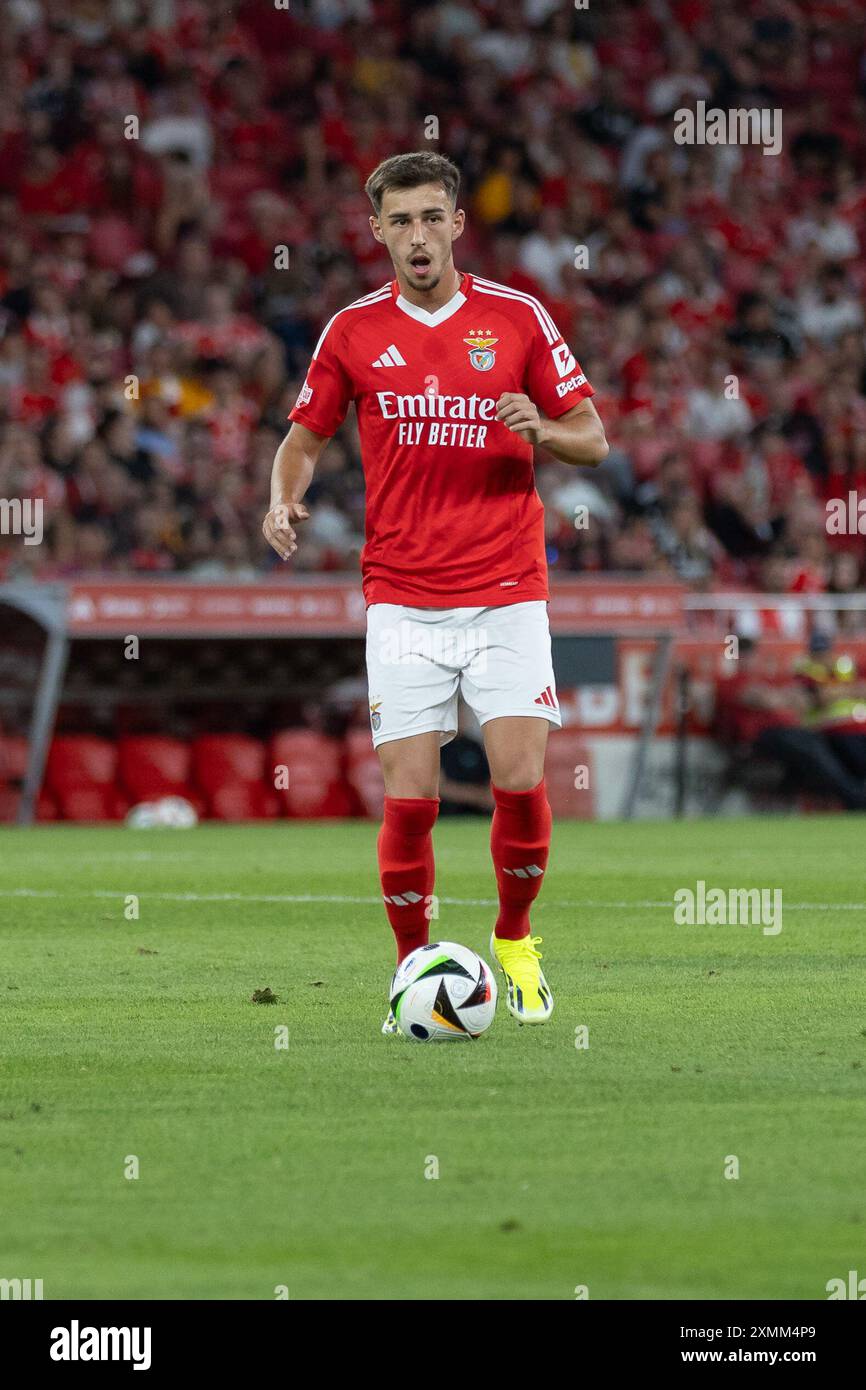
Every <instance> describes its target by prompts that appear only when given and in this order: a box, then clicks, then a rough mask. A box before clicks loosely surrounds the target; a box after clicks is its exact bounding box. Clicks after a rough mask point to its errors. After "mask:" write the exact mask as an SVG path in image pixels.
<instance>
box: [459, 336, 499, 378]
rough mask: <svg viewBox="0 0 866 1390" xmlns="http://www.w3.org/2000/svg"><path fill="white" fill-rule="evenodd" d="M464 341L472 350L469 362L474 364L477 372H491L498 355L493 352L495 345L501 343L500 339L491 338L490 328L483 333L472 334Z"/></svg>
mask: <svg viewBox="0 0 866 1390" xmlns="http://www.w3.org/2000/svg"><path fill="white" fill-rule="evenodd" d="M463 341H464V343H468V344H469V346H470V348H471V349H472V351H471V352H470V354H469V361H470V362H471V363H472V365H473V367H474V368H475V370H476V371H478V372H489V371H490V368H491V367H492V366H493V365H494V363H495V361H496V353H495V352H493V351H492V349H493V347H494V346H495V344H496V343H498V342H499V339H498V338H491V337H490V329H489V328H488V329H486V330H485V331H484V332H483V333H482V332H480V331H478V332H475V333H470V335H469V337H468V338H464V339H463Z"/></svg>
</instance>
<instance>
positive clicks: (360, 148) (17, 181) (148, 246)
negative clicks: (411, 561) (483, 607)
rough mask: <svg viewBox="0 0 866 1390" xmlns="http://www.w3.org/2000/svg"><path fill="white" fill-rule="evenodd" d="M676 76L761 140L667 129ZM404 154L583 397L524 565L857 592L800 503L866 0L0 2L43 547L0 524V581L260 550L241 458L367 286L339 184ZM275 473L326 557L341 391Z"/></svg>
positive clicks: (840, 295) (837, 484)
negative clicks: (294, 468)
mask: <svg viewBox="0 0 866 1390" xmlns="http://www.w3.org/2000/svg"><path fill="white" fill-rule="evenodd" d="M699 102H704V103H706V106H707V107H719V108H721V109H723V110H725V111H727V110H730V109H732V108H746V109H755V108H767V109H770V110H774V109H779V110H781V111H782V113H783V127H782V146H781V150H780V152H779V153H778V154H776V155H767V154H764V153H763V150H762V148H761V147H760V145H731V144H724V145H709V144H695V145H687V144H678V143H677V142H676V141H675V139H674V117H673V113H674V112H675V111H676V110H678V109H681V108H682V107H684V106H689V107H695V106H696V103H699ZM416 148H435V149H441V150H442V151H443V152H444V153H447V154H448V155H449V156H450V157H451V158H453V159H455V160H456V162H457V163H458V164H459V165H460V167H461V169H462V171H463V175H464V187H463V191H462V195H461V204H462V205H463V206H464V207H466V209H467V211H468V212H469V225H468V230H467V232H466V234H465V236H464V238H463V241H462V242H461V243H460V245H459V247H458V251H457V256H456V260H457V265H458V268H460V269H464V270H469V271H477V272H479V273H482V274H484V275H485V276H487V277H488V278H490V279H494V280H499V281H501V282H503V283H505V284H508V285H511V286H513V287H514V288H516V289H520V290H524V291H528V292H530V293H532V294H535V295H537V296H538V297H539V298H541V299H542V300H543V301H544V303H545V304H546V305H547V307H548V309H549V310H550V312H551V313H552V315H553V317H554V319H555V320H556V321H557V323H558V324H559V326H560V328H561V330H562V332H563V334H564V335H565V337H566V339H567V340H568V341H569V343H570V345H571V346H572V348H573V350H574V351H575V353H576V355H577V357H578V359H579V360H580V362H581V365H582V367H583V369H584V370H585V372H586V373H587V375H588V376H589V379H590V380H591V381H592V383H593V385H594V387H595V389H596V393H597V398H596V404H597V405H598V408H599V411H600V413H601V415H602V418H603V420H604V422H605V425H606V427H607V431H608V437H609V440H610V442H611V446H612V447H611V453H610V456H609V458H608V460H607V461H606V463H605V465H604V466H603V468H602V469H600V470H598V471H596V472H592V473H590V472H588V471H585V470H581V471H575V470H573V469H570V468H568V467H567V466H566V465H561V464H557V463H555V462H553V461H551V460H549V459H547V460H545V459H544V458H543V456H540V457H539V466H538V470H537V485H538V488H539V492H540V493H541V495H542V497H543V499H544V501H545V504H546V507H547V526H548V557H549V562H550V566H551V570H552V572H553V573H554V575H555V574H556V573H557V572H572V573H586V572H590V573H594V572H599V571H606V570H614V571H619V572H628V571H633V572H641V573H653V574H657V575H661V576H666V577H679V578H680V579H682V580H683V581H685V582H686V583H687V584H689V585H690V586H693V587H695V588H704V589H706V588H711V587H713V586H718V585H728V586H738V587H739V586H742V587H752V588H755V589H763V590H766V591H768V592H778V591H783V592H784V591H790V592H801V593H821V592H830V593H850V592H852V591H855V590H856V589H858V587H860V586H861V585H862V584H863V581H864V579H866V568H864V567H866V534H858V533H857V531H856V527H855V528H854V533H853V534H850V533H849V534H841V535H836V534H830V533H828V528H827V525H826V502H827V500H828V499H830V498H837V497H842V498H845V497H847V495H848V493H849V492H850V491H852V490H853V491H855V492H859V495H860V497H863V498H866V354H864V342H866V337H864V312H863V306H864V287H866V261H864V257H863V249H864V238H866V178H864V174H866V42H864V25H863V6H862V0H634V3H631V0H606V3H604V4H597V5H596V4H594V3H593V4H590V5H589V6H588V7H587V8H585V9H579V8H577V7H576V6H575V5H572V4H570V3H564V0H496V3H495V4H494V3H487V0H471V3H470V0H440V2H438V3H424V0H416V2H415V3H414V4H413V5H411V6H407V5H404V4H401V3H399V0H382V3H377V0H291V5H290V6H288V7H286V6H283V5H282V4H280V3H279V0H273V2H272V0H267V2H266V0H245V2H243V3H240V4H239V3H237V0H231V3H227V2H226V0H150V2H149V3H145V0H6V3H5V5H4V20H3V25H2V27H0V497H3V498H12V497H30V498H41V499H42V500H43V502H44V515H45V540H44V542H43V543H42V544H41V545H38V546H24V545H22V544H21V543H20V541H18V540H17V539H16V538H13V537H2V536H0V579H2V578H9V577H26V576H28V575H31V574H33V575H36V576H38V577H39V578H44V579H58V578H59V579H62V578H65V577H67V576H70V575H80V574H90V575H98V574H111V573H118V572H120V573H137V574H171V573H179V574H186V575H190V576H194V577H199V578H202V579H228V578H238V579H245V578H251V577H253V576H255V575H256V574H260V573H263V572H268V571H273V570H277V569H279V567H280V562H279V561H278V560H277V559H276V557H275V556H274V555H273V553H272V552H270V551H269V550H268V549H267V548H266V546H265V544H264V541H263V539H262V537H261V533H260V524H261V517H262V514H263V510H264V508H265V504H266V499H267V495H268V479H269V473H270V468H271V463H272V459H273V454H274V451H275V449H276V447H277V445H278V443H279V441H280V439H281V437H282V435H283V433H284V431H285V428H286V416H287V415H288V412H289V410H290V408H291V406H292V404H293V403H294V399H295V397H296V395H297V391H298V387H299V384H300V381H301V380H302V379H303V375H304V372H305V370H306V365H307V361H308V359H309V355H310V352H311V349H312V347H313V345H314V344H315V342H316V339H317V337H318V335H319V332H320V331H321V328H322V326H323V325H324V323H325V322H326V321H327V320H328V319H329V318H330V316H331V315H332V314H333V313H334V312H335V311H336V310H337V309H339V308H341V307H342V306H344V305H345V304H346V303H348V302H350V301H351V300H352V299H354V298H356V297H357V296H358V295H360V294H363V293H365V292H366V291H368V290H369V289H371V288H375V287H377V286H378V285H381V284H382V283H384V282H385V281H386V280H388V279H390V278H391V272H390V265H389V263H388V261H387V259H386V257H385V256H384V254H383V251H382V248H381V247H380V246H378V245H377V244H376V243H375V242H374V241H373V240H372V238H371V236H370V233H369V228H368V225H367V218H368V216H369V212H370V208H369V205H368V203H367V200H366V198H365V195H364V193H363V183H364V180H365V178H366V176H367V175H368V174H369V172H370V171H371V169H372V168H373V167H374V166H375V165H376V163H377V162H378V161H379V160H380V159H382V158H384V157H386V156H387V155H390V154H394V153H399V152H401V151H405V150H410V149H416ZM306 500H307V502H308V503H309V504H310V507H311V512H312V518H311V520H310V521H309V522H308V523H306V524H305V527H304V531H303V534H302V538H301V545H300V548H299V550H298V552H297V555H296V556H295V558H294V559H293V561H292V568H293V570H294V571H296V572H297V571H317V572H320V571H340V570H343V571H355V570H356V569H357V567H358V555H359V552H360V548H361V546H362V544H363V512H364V480H363V473H362V471H361V465H360V458H359V450H358V439H357V433H356V429H355V425H354V418H353V416H352V415H351V413H350V418H349V420H348V421H347V423H346V425H345V427H344V428H343V429H342V430H341V431H340V433H339V435H338V436H337V437H336V438H335V440H334V442H333V443H332V445H331V446H330V447H329V449H328V450H327V451H326V452H325V454H324V456H323V458H322V460H321V463H320V464H319V467H318V470H317V476H316V478H315V480H314V483H313V485H312V487H311V488H310V491H309V493H308V496H307V499H306ZM850 529H851V528H849V532H850ZM863 531H864V532H866V518H864V522H863ZM280 572H281V573H282V572H283V571H282V570H281V571H280Z"/></svg>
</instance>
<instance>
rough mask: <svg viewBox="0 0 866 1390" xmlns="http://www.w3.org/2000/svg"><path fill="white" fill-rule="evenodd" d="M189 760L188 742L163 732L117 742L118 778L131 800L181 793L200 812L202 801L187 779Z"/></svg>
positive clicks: (147, 799) (135, 801) (203, 806)
mask: <svg viewBox="0 0 866 1390" xmlns="http://www.w3.org/2000/svg"><path fill="white" fill-rule="evenodd" d="M191 762H192V755H191V751H190V748H189V745H188V744H186V743H183V742H182V741H181V739H177V738H167V737H165V736H164V735H162V734H140V735H130V736H129V737H126V738H122V739H121V740H120V742H119V744H118V773H119V780H120V783H121V785H122V786H123V788H124V789H125V790H126V792H127V793H128V795H129V797H130V798H131V800H132V802H133V803H137V802H139V801H153V800H154V798H155V797H159V796H183V797H185V798H186V799H187V801H190V802H192V804H193V806H194V807H195V809H196V811H197V813H198V814H199V815H201V814H202V813H203V811H204V809H205V805H204V801H203V799H202V797H201V796H200V795H199V794H198V792H197V791H196V790H195V788H194V787H193V785H192V783H191V780H190V766H191Z"/></svg>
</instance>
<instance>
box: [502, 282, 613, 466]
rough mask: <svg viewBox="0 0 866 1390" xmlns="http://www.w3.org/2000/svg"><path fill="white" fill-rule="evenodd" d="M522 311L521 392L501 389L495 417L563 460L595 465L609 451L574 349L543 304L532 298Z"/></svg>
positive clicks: (587, 383) (605, 456)
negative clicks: (523, 329) (501, 392)
mask: <svg viewBox="0 0 866 1390" xmlns="http://www.w3.org/2000/svg"><path fill="white" fill-rule="evenodd" d="M524 313H525V315H526V332H525V341H526V358H525V365H524V370H523V379H522V381H521V382H520V385H521V386H522V387H523V390H522V391H505V392H504V393H503V394H502V395H501V396H500V397H499V400H498V401H497V402H496V418H497V420H499V422H500V423H501V424H503V425H504V426H505V428H506V429H509V430H512V431H513V433H514V434H519V435H520V436H521V437H522V438H523V439H525V440H526V442H527V444H533V445H537V446H540V447H542V448H544V449H547V450H548V451H549V452H550V453H551V454H553V456H554V458H558V459H560V460H561V462H562V463H573V464H598V463H602V462H603V461H604V460H605V459H606V458H607V455H608V452H609V450H608V444H607V440H606V438H605V434H604V426H603V424H602V423H601V420H600V419H599V415H598V411H597V410H596V408H595V406H594V405H593V404H592V401H591V400H590V397H591V396H592V395H593V394H594V393H593V389H592V386H591V385H590V383H589V382H588V381H587V379H586V377H585V376H584V374H583V372H582V371H581V368H580V363H579V362H577V361H576V359H575V356H574V353H573V352H572V351H571V349H570V348H569V346H568V345H567V343H566V342H565V341H564V339H563V337H562V334H561V333H560V332H559V329H558V328H557V327H556V324H555V323H554V322H553V319H552V318H551V317H550V315H549V314H548V312H547V310H546V309H545V308H544V306H543V305H542V304H540V303H538V302H537V301H532V303H531V306H530V309H529V311H526V310H524Z"/></svg>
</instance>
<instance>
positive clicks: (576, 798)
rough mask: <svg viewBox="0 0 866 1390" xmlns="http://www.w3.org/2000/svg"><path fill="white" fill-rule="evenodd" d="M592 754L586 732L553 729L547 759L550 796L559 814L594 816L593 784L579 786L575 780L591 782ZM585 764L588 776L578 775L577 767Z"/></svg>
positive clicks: (582, 766) (576, 816)
mask: <svg viewBox="0 0 866 1390" xmlns="http://www.w3.org/2000/svg"><path fill="white" fill-rule="evenodd" d="M591 767H592V758H591V755H590V752H589V749H588V747H587V743H586V734H585V733H584V732H583V731H582V730H580V729H551V731H550V738H549V740H548V743H547V756H546V758H545V763H544V780H545V784H546V786H547V799H548V801H549V802H550V809H551V811H552V812H553V815H554V816H555V817H560V816H561V817H562V818H563V819H575V820H591V819H592V817H593V795H592V790H591V789H590V787H589V786H588V785H587V786H583V787H582V786H578V787H576V786H575V785H574V784H575V781H585V782H588V778H589V773H590V769H591ZM578 768H585V769H586V774H587V775H586V776H584V777H580V778H579V777H578V773H577V769H578Z"/></svg>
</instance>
